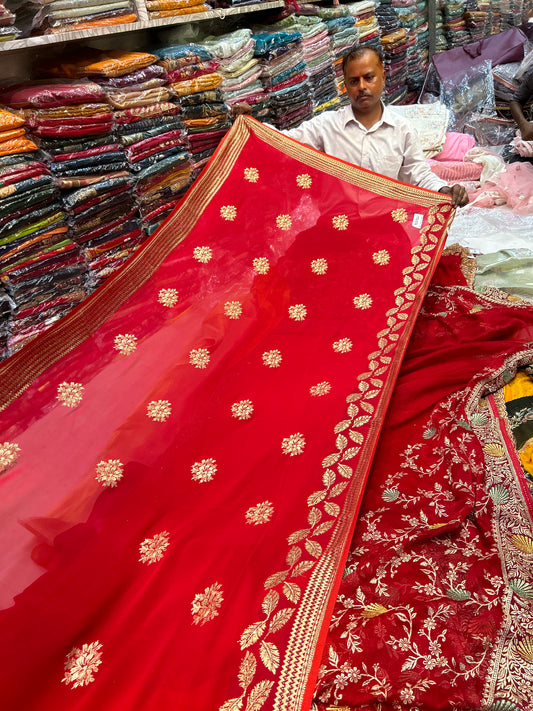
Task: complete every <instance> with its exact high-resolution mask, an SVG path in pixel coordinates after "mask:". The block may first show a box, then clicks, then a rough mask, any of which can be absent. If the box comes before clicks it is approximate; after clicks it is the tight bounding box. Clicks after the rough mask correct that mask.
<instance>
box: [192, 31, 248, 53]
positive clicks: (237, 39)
mask: <svg viewBox="0 0 533 711" xmlns="http://www.w3.org/2000/svg"><path fill="white" fill-rule="evenodd" d="M251 36H252V31H251V30H250V29H241V30H235V31H234V32H229V33H227V34H224V35H221V36H219V37H212V36H209V37H206V38H205V39H204V40H202V45H203V46H204V47H206V48H207V49H208V50H209V51H211V52H212V53H213V54H214V55H216V56H217V57H219V58H227V57H231V56H233V55H234V54H236V53H237V52H238V51H239V50H240V49H242V48H243V47H244V46H246V44H247V43H248V42H249V41H250V38H251Z"/></svg>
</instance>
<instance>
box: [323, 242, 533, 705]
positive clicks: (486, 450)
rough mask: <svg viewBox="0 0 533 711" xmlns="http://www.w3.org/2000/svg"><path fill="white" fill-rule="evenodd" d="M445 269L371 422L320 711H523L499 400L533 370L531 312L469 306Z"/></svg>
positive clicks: (461, 286)
mask: <svg viewBox="0 0 533 711" xmlns="http://www.w3.org/2000/svg"><path fill="white" fill-rule="evenodd" d="M459 260H460V257H458V256H457V255H455V256H451V257H447V258H443V259H442V260H441V263H440V265H439V269H438V271H437V273H436V275H435V277H434V281H433V283H432V285H431V287H430V289H429V291H428V293H427V295H426V298H425V300H424V304H423V307H422V310H421V312H420V315H419V317H418V320H417V323H416V325H415V329H414V331H413V335H412V338H411V340H410V342H409V347H408V349H407V352H406V355H405V359H404V361H403V364H402V368H401V371H400V375H399V377H398V380H397V384H396V387H395V390H394V394H393V397H392V400H391V403H390V408H389V410H388V412H387V416H386V418H385V424H384V427H383V430H382V433H381V437H380V441H379V443H378V448H377V453H376V456H375V458H374V461H373V463H372V468H371V473H370V476H369V480H368V485H367V488H366V492H365V496H364V499H363V503H362V506H361V511H360V517H359V520H358V523H357V526H356V530H355V534H354V538H353V541H352V545H351V548H350V553H349V557H348V565H347V569H346V576H345V577H344V579H343V581H342V583H341V586H340V589H339V595H338V598H337V602H336V604H335V608H334V611H333V615H332V621H331V627H330V631H329V634H328V639H327V643H326V648H325V651H324V657H323V662H322V666H321V670H320V680H319V683H318V686H317V690H316V698H317V700H318V707H319V708H320V709H324V708H329V707H332V708H338V707H348V708H350V709H362V708H364V709H384V708H395V709H402V710H403V709H405V710H407V709H412V708H422V709H425V710H427V711H430V710H432V709H451V708H453V709H465V710H466V709H491V710H492V711H496V710H497V709H500V710H502V711H503V709H507V710H509V711H518V709H520V710H523V711H526V710H527V709H531V695H532V691H533V681H532V680H533V653H532V649H533V646H532V643H533V636H532V630H533V627H532V623H533V603H532V599H533V568H532V566H531V557H532V555H533V528H532V513H533V505H532V499H531V494H530V493H529V491H528V490H527V485H526V482H525V479H524V473H523V471H522V469H521V467H520V464H519V461H518V458H517V456H516V451H515V448H514V444H513V440H512V435H511V434H510V428H509V424H508V420H507V417H506V415H505V404H504V399H503V394H502V387H503V385H504V383H505V382H508V381H509V380H510V379H511V378H512V377H513V375H514V373H515V372H516V369H517V367H518V366H520V365H524V364H526V363H529V362H531V360H532V358H533V351H532V349H531V346H532V341H533V310H532V308H531V305H529V304H526V303H525V302H520V301H519V300H518V301H517V300H514V301H511V300H509V299H508V297H507V296H505V295H504V294H501V293H499V292H496V291H495V290H493V291H491V292H488V293H487V294H486V295H484V296H480V295H478V294H476V293H475V292H474V291H473V290H472V289H470V288H469V287H468V286H467V284H466V283H465V281H464V280H463V279H462V278H461V275H460V272H459V271H458V270H457V266H458V261H459ZM456 270H457V271H456Z"/></svg>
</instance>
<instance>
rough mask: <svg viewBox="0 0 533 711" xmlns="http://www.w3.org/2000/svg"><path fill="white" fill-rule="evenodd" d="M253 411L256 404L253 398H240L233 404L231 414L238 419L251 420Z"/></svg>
mask: <svg viewBox="0 0 533 711" xmlns="http://www.w3.org/2000/svg"><path fill="white" fill-rule="evenodd" d="M253 412H254V405H253V402H252V401H251V400H240V401H239V402H234V403H233V405H232V406H231V414H232V415H233V417H236V418H237V419H238V420H249V419H250V417H251V416H252V415H253Z"/></svg>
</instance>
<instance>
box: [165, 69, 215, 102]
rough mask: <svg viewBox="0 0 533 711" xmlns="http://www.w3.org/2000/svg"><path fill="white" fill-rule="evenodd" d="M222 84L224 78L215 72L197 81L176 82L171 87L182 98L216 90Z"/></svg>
mask: <svg viewBox="0 0 533 711" xmlns="http://www.w3.org/2000/svg"><path fill="white" fill-rule="evenodd" d="M220 84H222V77H221V76H220V74H217V73H216V72H214V73H212V74H204V75H203V76H200V77H197V78H195V79H189V80H188V81H180V82H176V83H175V84H170V86H171V88H172V90H173V91H174V92H176V94H177V95H178V96H180V97H181V96H187V95H188V94H194V93H196V92H200V91H209V90H211V89H216V88H217V86H220Z"/></svg>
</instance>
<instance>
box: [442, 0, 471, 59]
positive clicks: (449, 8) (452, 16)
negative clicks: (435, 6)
mask: <svg viewBox="0 0 533 711" xmlns="http://www.w3.org/2000/svg"><path fill="white" fill-rule="evenodd" d="M442 9H443V18H444V34H445V36H446V41H447V43H448V49H452V48H453V47H459V46H461V45H463V44H467V43H468V42H470V34H469V33H468V31H467V29H466V23H465V20H464V11H465V3H464V0H444V3H443V7H442Z"/></svg>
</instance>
